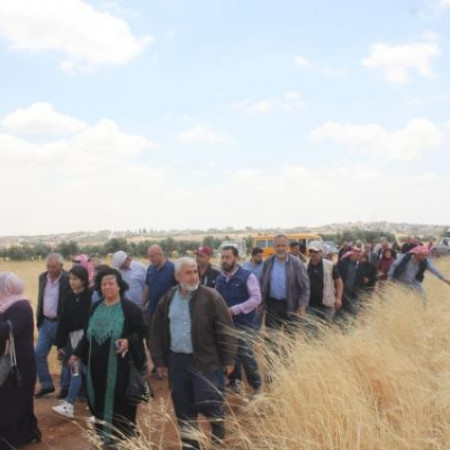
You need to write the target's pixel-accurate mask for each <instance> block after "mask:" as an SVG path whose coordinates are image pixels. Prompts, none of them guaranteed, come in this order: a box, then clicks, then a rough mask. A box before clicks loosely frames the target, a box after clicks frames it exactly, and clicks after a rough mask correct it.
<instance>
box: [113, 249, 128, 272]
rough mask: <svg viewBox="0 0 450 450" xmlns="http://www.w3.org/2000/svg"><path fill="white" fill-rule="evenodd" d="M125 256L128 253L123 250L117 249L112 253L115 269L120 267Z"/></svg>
mask: <svg viewBox="0 0 450 450" xmlns="http://www.w3.org/2000/svg"><path fill="white" fill-rule="evenodd" d="M127 258H128V255H127V254H126V253H125V252H124V251H123V250H119V251H118V252H116V253H114V255H113V258H112V265H113V266H114V267H116V268H117V269H120V268H121V267H122V265H123V263H124V262H125V261H126V259H127Z"/></svg>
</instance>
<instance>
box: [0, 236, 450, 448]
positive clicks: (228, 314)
mask: <svg viewBox="0 0 450 450" xmlns="http://www.w3.org/2000/svg"><path fill="white" fill-rule="evenodd" d="M273 241H274V253H273V255H272V256H270V257H269V258H267V259H265V260H264V259H263V253H264V252H263V249H261V248H258V247H256V248H253V249H252V252H251V258H250V260H249V261H247V262H244V263H243V264H242V265H241V264H240V255H239V253H238V250H237V248H236V247H234V246H232V245H228V246H225V247H224V248H222V249H221V252H220V255H219V257H220V267H214V266H213V265H212V262H211V261H212V258H213V256H214V251H213V249H212V248H211V247H208V246H205V245H203V246H200V247H199V248H198V249H197V250H196V251H195V252H194V253H195V259H194V258H191V257H182V258H179V259H177V260H176V261H175V262H171V261H169V260H168V259H167V257H166V256H165V254H164V252H163V250H162V248H161V247H160V246H158V245H152V246H150V247H149V249H148V259H149V261H150V265H149V266H148V268H146V267H145V266H144V265H143V264H142V263H140V262H138V261H135V260H133V258H132V257H131V256H130V255H128V254H127V253H126V252H125V251H122V250H120V251H118V252H116V253H115V254H114V255H113V257H112V267H110V266H107V265H102V264H100V262H99V261H94V260H91V259H90V258H89V257H88V256H87V255H77V256H75V257H74V258H73V260H72V267H71V268H70V270H69V271H68V272H66V271H65V270H64V268H63V264H64V261H63V258H62V257H61V255H59V254H57V253H51V254H49V255H48V257H47V259H46V271H45V272H43V273H42V274H41V275H40V276H39V279H38V301H37V308H36V312H35V313H36V325H37V328H38V338H37V342H36V347H35V348H34V346H33V334H34V322H33V313H32V308H31V305H30V302H29V301H28V300H27V299H26V298H25V296H24V285H23V282H22V281H21V280H20V278H19V276H18V275H17V274H14V273H12V272H3V273H1V274H0V357H1V358H2V361H3V362H5V361H6V362H7V361H10V362H11V361H12V358H11V353H12V352H11V345H12V346H13V347H14V349H15V356H16V359H17V365H16V366H15V373H16V377H15V380H14V379H13V378H14V377H13V375H12V370H13V368H11V367H8V366H7V365H6V366H5V367H6V369H3V368H1V370H3V371H10V372H11V373H7V374H6V375H7V376H6V377H5V379H4V380H3V377H1V372H0V405H1V408H0V450H9V449H11V448H15V447H17V446H20V445H24V444H27V443H31V442H35V441H39V440H40V439H41V433H40V431H39V428H38V422H37V419H36V417H35V415H34V407H33V402H34V399H35V398H36V399H39V398H42V397H44V396H48V395H50V394H52V393H54V392H55V384H54V381H53V378H52V376H51V375H50V371H49V366H48V356H49V353H50V351H51V349H52V347H53V346H56V348H57V355H58V358H59V359H60V360H61V363H62V364H61V373H60V374H59V376H60V383H59V385H60V390H59V392H58V393H57V395H56V397H57V399H59V403H58V404H55V405H54V406H53V411H54V412H55V413H56V414H59V415H61V416H64V417H67V418H69V419H73V418H74V405H75V403H76V401H77V400H78V399H84V400H87V403H88V405H89V409H90V412H91V414H92V416H91V417H90V419H89V420H90V422H91V423H92V424H93V426H94V427H95V429H96V431H97V433H98V435H99V437H100V439H101V440H102V441H103V444H104V446H105V448H115V445H116V442H117V441H118V440H120V439H123V438H133V437H134V436H136V435H137V429H136V417H137V401H136V400H135V397H133V396H131V395H130V389H131V387H133V386H134V387H135V385H133V386H131V387H130V384H131V382H132V381H133V382H136V373H137V374H138V379H139V377H140V380H141V381H142V384H145V379H146V378H148V377H149V376H150V375H149V371H148V368H151V369H152V374H153V376H154V377H157V378H160V379H163V378H165V377H167V380H168V384H169V388H170V392H171V397H172V402H173V405H174V410H175V414H176V418H177V420H178V423H179V426H180V431H181V438H182V442H183V448H199V443H198V442H197V440H196V439H195V430H196V429H197V416H198V414H202V415H203V416H204V417H206V418H207V419H208V421H209V422H210V424H211V431H212V439H213V441H214V442H215V443H220V442H221V441H222V440H223V439H224V437H225V422H224V417H225V407H224V401H225V395H226V392H227V391H231V392H233V393H234V394H241V393H242V390H243V381H242V379H243V376H242V375H243V373H244V374H245V379H246V380H247V386H248V388H249V389H250V398H252V397H253V396H255V395H258V393H259V392H261V390H262V388H263V384H264V383H270V382H271V379H272V374H271V372H270V367H269V370H266V374H265V377H264V376H263V375H262V370H261V367H260V362H261V361H260V360H259V359H258V358H257V356H256V353H255V348H254V346H255V342H256V341H257V339H256V337H257V336H258V335H259V334H260V333H261V330H262V329H263V330H265V334H266V336H267V338H266V342H267V346H268V347H271V348H273V350H274V351H275V352H277V336H279V333H280V331H282V332H285V333H287V335H288V336H289V335H294V334H295V333H296V331H297V330H298V329H299V328H301V327H305V328H306V329H308V327H310V326H311V324H312V325H314V324H315V323H317V322H320V323H323V324H331V323H333V322H334V323H337V324H338V325H340V326H343V325H345V324H346V323H348V321H349V318H350V319H351V318H355V317H356V316H357V315H358V314H359V312H360V310H361V308H362V306H363V304H364V301H365V300H366V299H368V298H369V296H370V293H371V292H373V290H374V289H375V288H376V286H377V284H382V283H386V282H387V281H389V280H391V281H393V282H397V283H401V284H402V285H404V286H405V287H408V288H411V289H414V290H416V291H417V292H418V293H419V295H420V296H421V297H422V299H425V295H424V291H423V288H422V281H423V279H424V275H425V272H426V271H429V272H431V273H433V274H434V275H436V276H437V277H438V278H439V279H441V280H442V281H444V282H445V283H447V284H448V285H450V279H449V278H447V277H446V276H444V275H443V274H442V273H441V272H439V271H438V270H437V268H436V267H435V266H434V264H433V261H432V259H431V258H430V257H429V256H430V252H429V248H428V247H426V246H423V245H421V244H420V243H419V242H412V241H411V242H406V243H405V245H404V246H403V247H402V248H399V247H398V246H395V245H392V244H391V243H389V242H388V241H387V239H384V238H382V239H381V240H380V242H377V243H372V244H364V243H362V242H355V243H354V244H352V243H345V244H344V245H343V246H342V248H341V250H340V251H339V254H338V255H337V257H336V255H333V254H332V253H330V252H329V249H328V248H327V247H326V246H325V245H324V244H323V242H322V241H320V240H316V241H311V242H309V243H308V245H307V246H306V245H303V243H301V242H289V239H288V238H287V237H286V236H285V235H282V234H280V235H278V236H275V238H274V240H273ZM336 259H337V260H336ZM277 333H278V334H277ZM12 337H14V339H12ZM13 353H14V352H13ZM10 365H11V364H10ZM13 365H14V364H13ZM0 367H3V366H0ZM17 374H19V375H20V379H17ZM36 376H37V380H38V382H39V388H38V389H37V390H36V391H35V384H36ZM193 432H194V433H193Z"/></svg>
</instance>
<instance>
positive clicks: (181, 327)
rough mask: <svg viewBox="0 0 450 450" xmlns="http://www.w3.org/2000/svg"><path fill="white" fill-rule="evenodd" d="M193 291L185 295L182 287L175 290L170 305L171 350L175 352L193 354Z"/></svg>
mask: <svg viewBox="0 0 450 450" xmlns="http://www.w3.org/2000/svg"><path fill="white" fill-rule="evenodd" d="M192 297H193V293H191V294H189V295H188V296H187V297H183V295H182V294H181V292H180V288H178V289H177V290H176V291H175V294H174V296H173V299H172V302H171V303H170V307H169V322H170V325H169V326H170V350H171V351H172V352H175V353H186V354H192V353H193V352H194V348H193V345H192V334H191V330H192V323H191V313H190V310H189V305H190V302H191V299H192Z"/></svg>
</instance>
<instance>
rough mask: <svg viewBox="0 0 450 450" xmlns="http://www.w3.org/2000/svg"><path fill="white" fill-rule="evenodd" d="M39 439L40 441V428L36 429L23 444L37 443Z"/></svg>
mask: <svg viewBox="0 0 450 450" xmlns="http://www.w3.org/2000/svg"><path fill="white" fill-rule="evenodd" d="M41 441H42V435H41V432H40V430H38V429H36V430H35V432H34V435H33V436H32V437H31V438H30V439H29V440H28V441H27V442H25V445H28V444H38V443H39V442H41Z"/></svg>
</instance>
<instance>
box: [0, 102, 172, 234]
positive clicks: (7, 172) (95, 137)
mask: <svg viewBox="0 0 450 450" xmlns="http://www.w3.org/2000/svg"><path fill="white" fill-rule="evenodd" d="M50 106H51V105H50ZM51 111H52V113H54V114H59V113H57V112H56V111H55V110H54V108H53V107H51ZM64 117H65V118H68V116H64ZM73 120H74V121H75V120H76V119H73ZM38 138H39V139H37V140H36V139H35V140H33V139H31V138H30V139H23V138H21V137H18V136H15V135H13V134H6V133H3V134H0V158H1V161H2V164H1V165H0V189H1V191H2V192H4V193H6V192H9V195H8V201H7V202H5V203H4V208H3V212H2V214H4V215H3V217H8V222H9V225H8V224H4V226H1V225H0V230H1V231H2V232H4V233H6V232H8V233H10V234H11V233H15V232H28V233H29V232H55V231H65V230H68V229H69V230H70V229H72V230H77V229H100V228H105V227H106V228H108V227H109V225H108V222H109V223H111V224H113V223H114V225H111V227H115V226H117V225H118V224H120V225H121V226H123V228H124V229H125V228H128V225H127V224H126V223H125V222H126V217H131V216H132V217H135V218H136V219H137V221H138V223H148V222H145V221H144V216H145V215H146V212H145V210H146V208H142V205H144V204H145V198H147V200H148V199H151V198H154V197H155V196H157V195H159V192H158V191H159V188H160V186H161V185H163V184H164V182H165V179H166V178H167V173H166V169H165V168H161V167H151V166H149V165H146V164H144V163H143V161H145V160H146V159H147V157H148V156H149V155H151V152H152V150H153V149H154V148H156V147H157V145H156V144H155V143H154V142H152V141H150V140H148V139H146V138H145V137H143V136H137V135H132V134H129V133H126V132H124V131H123V130H121V129H120V128H119V126H118V125H117V124H115V123H114V122H112V121H110V120H107V119H102V120H100V121H99V122H98V123H96V124H85V126H84V127H83V128H81V129H79V130H78V131H75V132H73V133H72V134H71V135H70V136H67V137H64V138H61V139H56V140H55V139H54V138H53V137H51V138H49V139H47V140H45V141H44V142H42V136H38ZM136 211H137V212H136ZM21 218H22V219H21ZM26 218H28V219H26ZM141 219H142V222H140V220H141ZM19 222H22V224H21V225H19V226H17V227H16V225H11V224H18V223H19ZM8 227H9V228H8ZM7 229H8V230H9V231H8V230H7Z"/></svg>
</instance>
